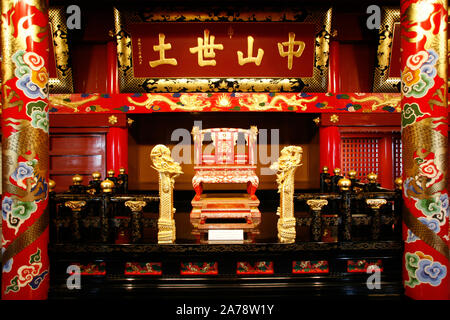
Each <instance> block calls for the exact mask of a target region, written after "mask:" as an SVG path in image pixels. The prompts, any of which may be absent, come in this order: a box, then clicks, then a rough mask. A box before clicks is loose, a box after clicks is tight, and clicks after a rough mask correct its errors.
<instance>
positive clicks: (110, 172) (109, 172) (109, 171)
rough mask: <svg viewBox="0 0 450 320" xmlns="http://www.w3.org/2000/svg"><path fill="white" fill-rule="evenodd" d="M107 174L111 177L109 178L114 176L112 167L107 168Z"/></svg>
mask: <svg viewBox="0 0 450 320" xmlns="http://www.w3.org/2000/svg"><path fill="white" fill-rule="evenodd" d="M107 174H108V177H111V178H112V177H114V170H113V169H109V170H108V172H107Z"/></svg>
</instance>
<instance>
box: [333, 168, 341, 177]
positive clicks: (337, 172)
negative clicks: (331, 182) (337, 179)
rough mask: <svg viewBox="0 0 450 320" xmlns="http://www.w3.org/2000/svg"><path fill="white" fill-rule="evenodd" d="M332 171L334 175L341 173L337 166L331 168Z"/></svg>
mask: <svg viewBox="0 0 450 320" xmlns="http://www.w3.org/2000/svg"><path fill="white" fill-rule="evenodd" d="M333 172H334V175H335V176H340V175H341V169H339V168H335V169H334V170H333Z"/></svg>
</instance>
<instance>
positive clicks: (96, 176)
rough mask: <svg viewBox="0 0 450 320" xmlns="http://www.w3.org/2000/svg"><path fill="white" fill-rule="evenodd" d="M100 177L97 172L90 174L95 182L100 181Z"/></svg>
mask: <svg viewBox="0 0 450 320" xmlns="http://www.w3.org/2000/svg"><path fill="white" fill-rule="evenodd" d="M101 177H102V174H101V173H100V172H98V171H95V172H92V179H94V180H95V181H97V180H100V179H101Z"/></svg>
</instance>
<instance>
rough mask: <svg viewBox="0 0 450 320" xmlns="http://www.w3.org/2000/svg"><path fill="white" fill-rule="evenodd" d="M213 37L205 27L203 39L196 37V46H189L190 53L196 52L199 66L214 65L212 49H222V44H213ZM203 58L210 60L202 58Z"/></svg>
mask: <svg viewBox="0 0 450 320" xmlns="http://www.w3.org/2000/svg"><path fill="white" fill-rule="evenodd" d="M214 39H215V37H214V36H210V35H209V30H208V29H205V31H204V32H203V39H202V38H200V37H199V38H197V46H196V47H193V48H189V52H190V53H197V61H198V65H199V66H200V67H204V66H215V65H216V60H214V59H212V58H215V57H216V53H215V52H214V50H223V45H222V44H215V43H214ZM205 58H206V59H211V60H204V59H205Z"/></svg>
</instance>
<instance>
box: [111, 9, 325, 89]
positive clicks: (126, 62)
mask: <svg viewBox="0 0 450 320" xmlns="http://www.w3.org/2000/svg"><path fill="white" fill-rule="evenodd" d="M206 10H208V11H205V10H192V9H188V8H170V9H168V8H153V9H152V10H151V11H150V10H147V9H145V10H141V11H139V10H135V11H131V10H128V9H121V8H114V26H115V31H114V36H115V38H116V42H117V57H118V68H119V84H120V91H121V92H127V93H135V92H220V91H222V92H231V91H233V92H234V91H237V92H267V91H271V92H294V91H307V92H326V91H327V89H328V58H329V41H330V33H331V17H332V8H331V7H330V8H325V9H319V10H316V9H314V10H311V11H307V10H306V9H299V10H295V9H285V10H283V9H280V8H270V9H268V8H265V9H264V10H261V11H257V12H255V10H254V9H253V10H252V9H250V8H249V9H248V10H239V11H238V9H236V8H221V9H217V8H208V9H206ZM230 12H232V13H230ZM176 21H183V22H187V21H197V22H198V21H200V22H218V21H229V22H256V21H265V22H270V21H273V22H277V21H283V22H289V21H292V22H313V23H316V40H315V43H316V45H315V46H316V47H315V61H314V72H313V76H312V77H310V78H298V79H290V78H289V79H288V78H270V79H268V78H253V79H249V78H191V79H189V78H188V79H185V78H183V79H181V78H164V79H162V78H135V77H134V73H133V61H132V52H131V50H132V49H131V36H130V34H129V33H127V26H128V24H130V23H135V22H176Z"/></svg>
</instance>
